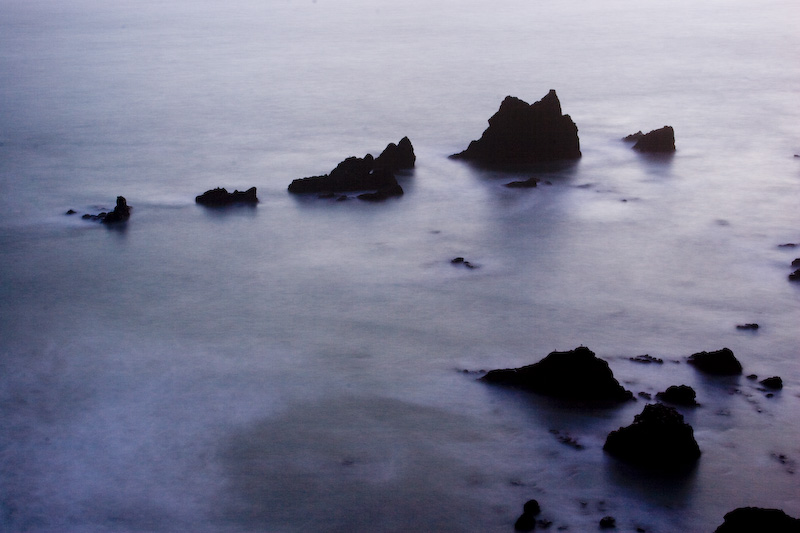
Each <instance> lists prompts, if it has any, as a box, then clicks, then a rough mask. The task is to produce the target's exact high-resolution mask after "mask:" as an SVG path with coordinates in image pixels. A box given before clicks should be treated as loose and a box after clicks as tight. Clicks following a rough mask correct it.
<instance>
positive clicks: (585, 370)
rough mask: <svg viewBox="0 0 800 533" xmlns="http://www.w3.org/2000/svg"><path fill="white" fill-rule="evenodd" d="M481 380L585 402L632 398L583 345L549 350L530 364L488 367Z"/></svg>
mask: <svg viewBox="0 0 800 533" xmlns="http://www.w3.org/2000/svg"><path fill="white" fill-rule="evenodd" d="M481 381H484V382H486V383H491V384H495V385H504V386H510V387H516V388H520V389H525V390H528V391H531V392H536V393H539V394H544V395H547V396H552V397H556V398H563V399H569V400H578V401H588V402H624V401H628V400H632V399H633V394H632V393H631V392H630V391H628V390H625V388H623V387H622V385H620V383H619V381H617V380H616V379H615V378H614V374H613V373H612V372H611V369H610V368H609V366H608V363H607V362H606V361H604V360H602V359H600V358H598V357H597V356H596V355H595V354H594V352H593V351H591V350H590V349H589V348H586V347H583V346H581V347H579V348H575V349H574V350H570V351H567V352H552V353H550V354H549V355H548V356H547V357H545V358H544V359H542V360H541V361H539V362H538V363H534V364H532V365H528V366H523V367H520V368H510V369H498V370H491V371H490V372H488V373H487V374H486V375H485V376H483V377H482V378H481Z"/></svg>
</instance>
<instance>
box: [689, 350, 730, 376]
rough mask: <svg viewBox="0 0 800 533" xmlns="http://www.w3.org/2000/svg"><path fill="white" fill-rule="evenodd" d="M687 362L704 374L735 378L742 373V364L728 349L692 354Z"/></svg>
mask: <svg viewBox="0 0 800 533" xmlns="http://www.w3.org/2000/svg"><path fill="white" fill-rule="evenodd" d="M687 362H688V363H689V364H690V365H694V367H695V368H697V369H698V370H700V371H702V372H705V373H706V374H714V375H717V376H737V375H739V374H741V373H742V364H741V363H740V362H739V360H738V359H736V357H735V356H734V355H733V352H732V351H731V350H730V349H729V348H723V349H721V350H717V351H715V352H699V353H696V354H692V355H690V356H689V359H688V361H687Z"/></svg>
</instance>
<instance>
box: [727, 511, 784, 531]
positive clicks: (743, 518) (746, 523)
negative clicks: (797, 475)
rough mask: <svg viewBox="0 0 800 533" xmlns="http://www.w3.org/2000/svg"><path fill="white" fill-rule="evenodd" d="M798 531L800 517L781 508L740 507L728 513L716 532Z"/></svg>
mask: <svg viewBox="0 0 800 533" xmlns="http://www.w3.org/2000/svg"><path fill="white" fill-rule="evenodd" d="M754 531H769V533H798V532H800V519H797V518H792V517H791V516H789V515H787V514H786V513H785V512H783V511H782V510H780V509H763V508H760V507H740V508H738V509H735V510H733V511H731V512H730V513H728V514H726V515H725V517H724V521H723V523H722V525H721V526H719V527H718V528H717V529H716V530H714V533H752V532H754Z"/></svg>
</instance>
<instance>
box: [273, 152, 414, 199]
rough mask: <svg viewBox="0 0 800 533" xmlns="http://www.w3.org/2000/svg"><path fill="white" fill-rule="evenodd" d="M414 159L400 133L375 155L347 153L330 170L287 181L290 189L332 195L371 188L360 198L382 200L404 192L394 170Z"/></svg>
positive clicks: (406, 165)
mask: <svg viewBox="0 0 800 533" xmlns="http://www.w3.org/2000/svg"><path fill="white" fill-rule="evenodd" d="M415 161H416V156H415V155H414V147H413V146H412V145H411V141H410V140H408V137H403V138H402V139H401V140H400V142H399V143H398V144H397V145H395V144H394V143H390V144H389V145H388V146H387V147H386V149H384V151H383V152H382V153H381V155H379V156H378V158H377V159H376V158H373V157H372V155H371V154H367V155H366V156H364V157H363V158H359V157H348V158H347V159H345V160H344V161H342V162H341V163H339V164H338V165H337V166H336V168H334V169H333V170H331V172H330V174H325V175H323V176H311V177H308V178H300V179H296V180H294V181H292V183H291V184H290V185H289V192H293V193H318V194H330V195H334V194H335V193H340V192H346V191H369V190H372V191H376V193H375V194H373V195H366V196H364V195H362V196H364V197H363V198H362V197H361V196H360V197H359V198H361V199H362V200H373V201H375V200H385V199H386V198H388V197H390V196H400V195H401V194H403V189H402V187H400V184H398V183H397V179H396V178H395V176H394V173H395V172H397V171H399V170H403V169H408V168H413V166H414V163H415Z"/></svg>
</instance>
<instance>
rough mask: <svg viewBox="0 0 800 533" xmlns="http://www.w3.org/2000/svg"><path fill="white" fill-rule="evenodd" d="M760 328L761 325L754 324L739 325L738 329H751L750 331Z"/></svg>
mask: <svg viewBox="0 0 800 533" xmlns="http://www.w3.org/2000/svg"><path fill="white" fill-rule="evenodd" d="M758 328H759V325H758V324H756V323H752V324H737V326H736V329H749V330H756V329H758Z"/></svg>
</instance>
